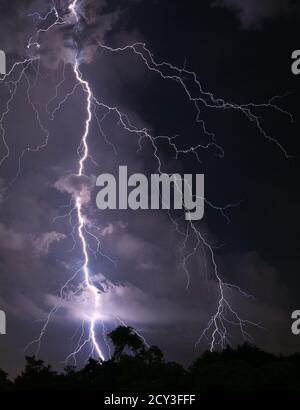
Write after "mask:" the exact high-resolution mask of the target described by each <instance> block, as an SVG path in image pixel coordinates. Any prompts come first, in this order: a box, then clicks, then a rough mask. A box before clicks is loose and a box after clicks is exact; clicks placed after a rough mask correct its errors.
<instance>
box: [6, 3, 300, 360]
mask: <svg viewBox="0 0 300 410" xmlns="http://www.w3.org/2000/svg"><path fill="white" fill-rule="evenodd" d="M81 7H84V1H80V2H79V1H78V0H75V1H66V4H65V8H64V10H63V11H60V10H59V9H58V8H57V7H56V5H55V2H52V7H51V8H50V10H48V11H47V12H46V13H45V14H44V15H41V14H39V13H38V12H35V13H32V14H31V15H30V17H31V18H36V19H37V21H38V23H39V24H40V23H41V22H42V23H43V28H37V30H36V31H35V33H34V34H33V35H32V37H30V38H29V40H28V43H27V56H26V58H24V59H23V60H21V61H17V62H15V63H14V64H13V66H12V67H11V69H10V70H9V72H8V73H7V74H6V75H5V76H3V77H2V78H1V83H2V84H5V85H6V86H7V87H8V88H9V91H10V93H9V98H8V100H7V102H6V105H5V109H4V110H3V112H2V113H1V116H0V132H1V136H2V141H3V148H4V153H3V155H2V157H1V158H0V166H1V165H2V164H3V163H4V162H5V161H6V160H7V159H8V157H9V155H10V149H11V148H10V144H9V136H8V135H6V130H5V125H4V123H5V119H6V117H7V115H8V114H9V112H10V107H11V104H12V102H13V100H14V98H15V96H16V93H17V90H18V87H19V86H20V84H21V82H23V81H25V83H26V84H27V98H28V102H29V104H30V106H31V107H32V110H33V112H34V115H35V118H36V120H37V123H38V125H39V128H40V130H41V133H42V135H43V141H42V142H41V143H40V144H39V145H36V146H34V147H27V148H25V149H24V150H23V151H22V152H21V154H20V156H19V158H18V171H17V174H16V175H15V177H14V178H13V180H12V181H10V183H9V184H8V187H7V188H6V190H5V194H7V195H8V194H9V188H10V187H11V186H12V185H13V183H14V182H15V181H16V179H17V178H18V177H19V176H20V174H21V163H22V159H23V157H24V156H25V155H26V153H29V152H34V153H38V152H39V151H40V150H42V149H43V148H45V147H46V146H47V144H48V140H49V136H50V133H49V131H48V130H47V128H46V127H45V125H44V124H43V121H42V119H41V116H40V113H39V110H38V107H37V106H36V104H35V103H34V102H33V101H32V99H31V95H30V87H31V83H30V79H29V75H28V72H29V70H30V69H31V70H32V69H33V70H34V71H36V70H39V68H40V64H42V58H43V56H42V55H40V54H39V50H40V48H41V45H42V42H43V35H44V34H45V33H48V34H49V33H50V32H52V31H54V30H56V29H60V28H61V27H72V30H73V32H74V37H73V38H71V39H70V44H71V46H70V49H71V50H72V54H73V58H71V61H68V62H67V63H64V66H66V64H68V65H70V66H71V67H72V71H73V74H74V80H75V85H74V87H73V89H72V90H71V91H70V92H69V93H66V94H65V96H64V98H63V99H62V100H61V101H60V103H59V104H58V105H57V106H56V108H54V109H53V110H52V112H50V110H49V109H48V108H49V106H50V103H51V102H52V101H53V100H54V99H55V97H57V94H58V88H59V87H60V85H61V84H62V82H63V81H64V79H65V70H64V73H63V80H62V82H60V83H59V84H57V86H56V89H55V97H53V98H52V100H50V101H49V102H48V104H47V112H48V114H49V118H50V119H51V120H54V119H55V114H56V112H57V111H59V110H60V109H61V108H62V106H63V105H64V104H65V103H66V101H67V100H68V99H69V98H70V97H71V96H72V95H73V94H74V92H75V90H77V89H78V88H81V90H82V95H83V97H82V104H83V105H84V107H85V109H86V119H85V124H84V127H83V129H84V131H83V134H82V136H81V142H80V145H79V147H78V150H77V153H78V168H77V172H76V175H75V177H76V178H78V179H81V178H83V177H87V178H88V176H87V175H86V174H85V165H86V161H87V160H88V159H91V158H92V157H91V154H90V152H89V139H88V137H89V131H90V125H91V121H92V119H93V118H95V120H96V121H97V124H98V126H99V128H100V130H101V122H102V120H103V118H102V120H100V119H99V117H98V116H97V108H101V109H103V110H104V112H105V115H104V116H105V117H106V116H108V115H111V114H113V115H114V116H115V117H116V119H117V121H118V123H119V124H120V125H121V126H122V127H123V129H124V130H126V131H127V132H128V133H130V134H134V135H136V136H137V137H138V144H139V145H138V149H139V150H142V149H143V141H144V140H147V141H149V142H150V145H151V147H152V151H153V161H155V163H156V164H157V172H158V173H163V172H164V169H163V164H162V159H161V151H160V145H159V144H160V142H162V141H163V142H165V143H167V144H168V146H169V148H170V149H171V150H172V152H174V155H175V158H176V159H177V158H178V156H179V155H193V156H195V158H196V159H197V161H199V162H200V154H201V150H205V149H208V148H210V149H214V150H215V152H216V154H217V155H218V156H220V157H223V155H224V150H223V148H222V147H221V146H220V145H219V144H218V143H217V140H216V137H215V135H214V133H213V132H211V131H210V130H208V129H207V125H206V124H205V123H204V121H203V120H202V119H201V116H200V107H201V106H204V107H206V108H207V109H211V110H231V111H237V112H239V113H240V114H241V115H243V116H245V117H246V118H247V119H248V120H249V121H251V122H252V123H254V124H255V126H256V129H257V132H259V133H260V134H261V135H262V137H263V138H265V139H266V141H268V142H271V143H272V144H274V145H275V147H276V148H277V149H278V150H280V151H281V152H282V153H283V155H284V156H285V157H287V158H288V157H289V154H288V152H287V151H286V149H285V148H284V147H283V145H282V144H281V143H280V142H279V141H278V140H277V139H276V138H274V137H273V136H272V135H269V133H268V132H267V131H266V130H265V128H264V126H263V119H262V117H261V116H260V115H258V114H257V112H258V110H264V109H269V110H273V111H275V112H278V113H280V114H284V115H286V116H287V117H288V118H289V119H290V121H293V117H292V115H291V114H290V113H289V112H287V111H285V110H283V109H282V108H281V107H279V106H278V105H276V99H277V98H279V96H274V97H272V98H271V99H270V100H269V101H268V102H266V103H263V104H255V103H247V104H242V105H239V104H236V103H231V102H227V101H225V100H224V99H222V98H217V97H215V96H214V95H213V94H212V93H211V92H207V91H205V90H204V88H203V86H202V84H201V83H200V81H199V79H198V77H197V75H196V74H195V73H194V72H193V71H190V70H187V69H186V68H185V67H184V68H178V67H176V66H174V65H173V64H171V63H169V62H166V61H162V62H158V61H156V59H155V57H154V55H153V54H152V53H151V51H150V50H149V49H148V48H147V46H146V45H145V44H144V43H138V42H137V43H134V44H130V45H126V46H124V47H116V48H113V47H110V46H108V45H106V44H104V43H103V41H100V40H98V41H97V47H98V48H99V49H100V50H102V51H103V52H107V53H115V54H123V53H125V52H130V53H132V55H133V56H134V57H135V58H136V59H137V60H138V61H139V62H142V63H143V65H144V66H145V68H146V69H147V70H149V72H151V73H153V75H156V76H159V77H160V78H161V79H162V80H163V81H172V82H174V83H176V84H177V85H178V86H179V87H181V88H182V89H183V91H184V93H185V96H186V98H187V101H188V103H190V104H192V106H193V107H194V108H195V110H196V122H197V123H199V125H200V126H201V127H202V130H203V132H204V133H205V134H206V136H208V137H209V138H210V142H209V143H207V144H201V143H199V144H197V145H194V146H190V147H189V148H187V149H185V150H183V149H180V148H178V146H177V145H176V140H175V138H174V137H169V136H165V135H163V136H161V135H152V133H151V132H150V131H149V130H148V129H147V128H140V127H138V126H136V125H135V124H134V123H133V122H132V120H131V119H130V118H129V116H128V115H127V114H125V113H123V112H122V111H121V110H120V109H119V108H118V107H116V106H110V105H109V104H107V103H106V102H104V101H101V100H99V98H97V97H96V96H95V95H94V93H93V90H92V88H91V85H90V83H89V81H88V80H87V79H85V78H84V77H83V74H82V72H81V70H80V67H81V65H82V64H83V63H84V62H85V61H84V57H83V56H82V52H81V51H82V50H81V49H80V46H79V44H78V43H77V41H76V40H75V38H77V36H79V35H80V29H79V26H80V23H81V19H82V14H81V12H80V8H81ZM48 21H49V24H47V23H48ZM44 26H45V27H44ZM38 27H39V26H38ZM75 33H76V36H75ZM36 65H37V66H36ZM14 75H15V76H16V78H14V79H12V78H13V76H14ZM103 135H104V133H103ZM104 136H105V135H104ZM105 139H106V136H105ZM106 141H107V142H108V143H109V141H108V140H107V139H106ZM112 147H113V149H114V150H115V151H116V147H115V146H113V145H112ZM183 182H184V183H186V182H185V181H183ZM189 188H190V189H191V187H189ZM71 196H72V197H71V202H70V210H69V211H68V212H67V213H66V214H65V215H63V216H62V217H66V218H69V221H70V224H71V226H72V237H73V239H74V244H75V243H77V244H79V245H80V249H81V253H82V263H81V265H80V266H79V268H78V269H76V270H75V272H74V274H73V276H72V277H71V278H70V279H69V280H68V281H67V282H66V283H65V284H64V285H63V286H62V288H61V290H60V294H59V298H60V302H59V303H58V304H57V305H56V306H55V307H54V308H53V309H52V310H51V311H50V313H49V315H48V316H47V318H46V320H45V322H44V325H43V327H42V330H41V332H40V334H39V337H38V338H37V339H36V340H34V341H32V342H31V343H30V345H32V344H34V345H35V344H37V346H38V348H37V350H39V349H40V345H41V341H42V339H43V337H44V335H45V333H46V331H47V327H48V325H49V323H50V320H51V319H52V318H53V316H54V315H55V314H56V313H57V311H58V309H59V308H60V307H61V305H62V304H63V300H64V298H65V297H66V291H67V289H68V286H69V285H70V284H71V283H72V281H73V280H74V279H75V278H76V277H77V276H79V275H83V281H82V283H81V286H80V287H79V288H78V290H77V292H78V293H82V294H83V293H84V295H85V296H86V298H87V300H88V304H89V309H88V312H89V313H88V317H87V318H85V320H84V321H83V323H82V327H81V334H80V337H79V340H78V343H77V346H76V348H75V350H74V351H73V352H72V353H71V354H70V355H69V356H68V357H67V359H66V360H67V361H68V360H69V359H70V358H73V359H74V361H75V362H76V356H77V355H78V354H79V353H80V352H81V351H82V350H83V349H84V348H85V347H86V346H89V347H90V351H89V354H90V355H94V356H95V357H97V358H100V359H101V360H105V359H106V358H107V356H108V355H109V346H108V344H107V341H106V338H105V334H106V328H105V324H104V320H103V317H102V316H101V296H102V290H101V289H99V286H98V284H97V283H95V282H94V280H93V274H92V273H91V272H90V264H89V255H90V252H96V253H99V254H100V255H101V257H103V258H107V259H109V260H110V261H111V262H112V263H115V262H114V261H112V260H111V259H110V258H109V256H107V255H104V254H103V253H102V252H101V244H100V240H99V238H98V237H97V236H96V235H94V234H93V233H92V232H91V231H90V230H89V224H88V222H87V217H86V215H85V206H86V205H87V204H86V202H85V199H84V195H83V194H82V192H76V194H75V195H71ZM205 203H206V205H207V206H209V207H211V208H212V209H214V210H215V211H216V212H220V213H221V214H222V216H224V217H225V218H226V219H227V220H228V216H227V214H226V211H227V210H228V209H229V208H231V207H235V206H238V204H228V205H226V206H217V205H215V204H213V203H212V202H211V201H209V200H208V199H207V198H205ZM168 216H169V218H170V220H171V222H172V223H173V224H174V227H175V230H176V232H177V234H178V236H179V237H180V238H182V246H181V248H180V255H181V257H182V270H183V272H184V274H185V275H186V279H187V281H186V283H187V285H186V286H187V288H188V287H189V286H190V273H189V270H188V263H189V261H190V260H191V259H192V258H193V257H194V256H195V255H196V254H197V252H198V250H199V249H200V248H203V249H204V250H205V252H206V254H207V255H208V257H209V260H210V264H211V267H212V275H213V279H214V281H215V282H216V284H217V288H218V302H217V306H216V308H215V312H214V314H213V315H212V317H211V318H210V319H209V321H208V323H207V326H206V327H205V328H204V329H203V330H202V332H201V334H200V337H199V339H198V340H197V341H196V344H198V343H200V341H202V340H203V339H207V341H208V344H209V347H210V350H211V351H213V350H214V349H215V348H217V347H220V348H224V347H225V346H226V345H227V344H230V343H231V337H230V329H231V328H237V329H238V330H239V332H240V333H241V335H242V337H243V338H244V339H245V340H247V341H250V342H252V341H253V339H252V337H251V330H249V329H250V328H251V326H257V327H260V324H259V323H255V322H252V321H250V320H247V319H244V318H241V317H240V315H239V313H238V311H237V310H236V309H235V308H234V307H233V306H232V304H231V302H230V296H229V295H230V291H236V292H237V293H239V294H240V296H241V297H244V298H250V299H253V296H252V295H249V294H248V293H246V292H245V291H244V290H242V289H241V288H240V287H239V286H237V285H235V284H231V283H228V282H227V281H226V280H225V279H224V278H223V277H222V274H221V272H220V269H219V266H218V264H217V261H216V255H215V250H214V247H213V246H212V245H211V244H210V243H209V241H208V240H207V239H206V237H205V235H204V234H203V233H202V232H201V230H200V228H199V227H198V226H197V224H196V222H194V221H192V220H191V221H186V229H184V230H183V229H182V228H181V227H180V226H179V224H178V221H177V220H176V219H174V218H173V216H172V215H171V213H168ZM59 218H61V217H59ZM74 219H75V220H76V221H75V222H74ZM88 237H89V238H92V239H93V240H94V242H95V243H96V247H95V249H91V247H90V245H89V243H88V240H87V238H88ZM191 237H192V238H193V239H194V246H193V247H192V249H191V250H189V249H188V242H189V239H190V238H191ZM113 319H114V320H117V321H119V323H121V324H124V325H126V324H125V323H124V321H123V320H122V318H120V317H115V316H114V317H113ZM86 324H87V325H88V331H87V336H86V335H85V334H86V331H85V325H86ZM98 327H99V329H101V330H102V334H103V340H101V341H100V340H99V338H98V336H97V335H98V333H99V332H98V331H97V329H98ZM104 344H105V345H106V346H107V348H108V355H107V354H105V353H104V351H103V347H101V346H102V345H104Z"/></svg>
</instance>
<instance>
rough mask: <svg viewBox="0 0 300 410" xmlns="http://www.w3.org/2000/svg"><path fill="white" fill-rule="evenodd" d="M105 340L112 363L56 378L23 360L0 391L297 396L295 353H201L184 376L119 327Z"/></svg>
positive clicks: (0, 377) (298, 357)
mask: <svg viewBox="0 0 300 410" xmlns="http://www.w3.org/2000/svg"><path fill="white" fill-rule="evenodd" d="M108 336H109V338H110V340H111V341H112V343H113V345H114V348H115V351H114V355H113V357H112V359H110V360H107V361H105V362H102V361H101V360H95V359H92V358H90V359H89V360H88V362H87V363H86V364H85V366H84V367H83V368H81V369H78V368H76V367H73V366H67V367H66V368H65V369H64V372H63V373H60V374H58V373H57V372H55V371H54V370H52V368H51V366H49V365H46V364H45V363H44V361H43V360H38V359H36V358H35V357H34V356H26V357H25V361H26V363H25V368H24V370H23V371H22V372H21V374H20V375H18V376H17V377H16V379H15V381H14V382H11V381H10V380H9V379H8V377H7V373H6V372H4V371H3V370H1V369H0V390H1V391H3V390H40V391H41V390H53V391H54V390H55V391H57V390H72V391H73V390H82V391H91V390H93V391H120V390H123V391H124V390H129V391H130V390H131V391H139V390H142V391H147V390H148V391H154V392H155V391H166V390H168V391H199V392H205V391H212V390H214V391H262V390H268V391H270V390H273V391H274V390H276V391H282V390H294V391H300V354H299V353H294V354H292V355H290V356H283V355H279V356H276V355H274V354H270V353H266V352H264V351H262V350H260V349H258V348H257V347H255V346H252V345H249V344H244V345H242V346H237V348H235V349H233V348H230V347H227V348H226V349H225V350H223V351H220V352H205V353H203V354H202V356H201V357H199V358H198V359H197V360H195V361H194V363H193V364H192V365H191V366H190V367H189V368H188V369H187V370H186V369H185V368H184V367H183V366H182V365H180V364H178V363H175V362H166V361H165V360H164V356H163V353H162V351H161V350H160V349H159V347H157V346H150V347H149V348H147V347H146V346H145V343H144V341H143V339H142V338H141V337H140V336H139V335H137V334H136V332H135V331H134V329H132V328H131V327H127V326H119V327H117V328H116V329H115V330H113V331H112V332H110V333H109V335H108Z"/></svg>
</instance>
